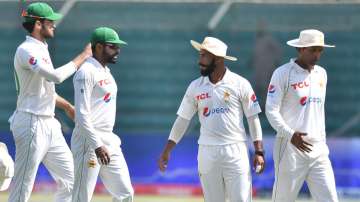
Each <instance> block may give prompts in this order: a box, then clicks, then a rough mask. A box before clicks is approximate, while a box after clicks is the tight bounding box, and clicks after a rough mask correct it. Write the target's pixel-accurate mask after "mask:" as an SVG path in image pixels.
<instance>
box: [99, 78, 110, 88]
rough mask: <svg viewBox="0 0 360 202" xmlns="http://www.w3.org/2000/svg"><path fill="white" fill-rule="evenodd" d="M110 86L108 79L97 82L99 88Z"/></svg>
mask: <svg viewBox="0 0 360 202" xmlns="http://www.w3.org/2000/svg"><path fill="white" fill-rule="evenodd" d="M108 84H111V81H110V80H109V79H103V80H100V81H99V85H100V86H104V85H108Z"/></svg>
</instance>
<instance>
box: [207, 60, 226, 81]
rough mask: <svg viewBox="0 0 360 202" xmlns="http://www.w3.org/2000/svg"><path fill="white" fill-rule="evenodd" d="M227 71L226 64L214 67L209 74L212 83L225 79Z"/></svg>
mask: <svg viewBox="0 0 360 202" xmlns="http://www.w3.org/2000/svg"><path fill="white" fill-rule="evenodd" d="M225 72H226V68H225V66H224V65H221V66H217V67H216V68H215V69H214V72H212V73H211V74H210V75H209V80H210V81H211V83H213V84H216V83H217V82H219V81H221V80H222V79H223V77H224V75H225Z"/></svg>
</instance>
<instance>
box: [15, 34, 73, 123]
mask: <svg viewBox="0 0 360 202" xmlns="http://www.w3.org/2000/svg"><path fill="white" fill-rule="evenodd" d="M14 67H15V80H16V85H17V91H18V98H17V106H16V110H17V111H22V112H28V113H32V114H36V115H42V116H54V111H55V103H56V97H57V95H56V92H55V84H54V83H61V82H62V81H63V80H65V79H66V78H68V77H69V76H71V75H72V74H73V73H74V72H75V71H76V66H75V64H74V63H73V62H69V63H68V64H66V65H64V66H62V67H60V68H57V69H56V70H55V69H54V67H53V64H52V62H51V58H50V55H49V51H48V45H47V43H46V42H45V43H44V42H41V41H39V40H37V39H35V38H33V37H31V36H27V37H26V40H25V41H24V42H23V43H22V44H21V45H20V46H19V47H18V48H17V50H16V53H15V58H14Z"/></svg>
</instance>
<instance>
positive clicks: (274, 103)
mask: <svg viewBox="0 0 360 202" xmlns="http://www.w3.org/2000/svg"><path fill="white" fill-rule="evenodd" d="M287 75H288V72H280V71H279V69H277V70H275V72H274V73H273V75H272V77H271V81H270V84H269V89H268V94H267V98H266V105H265V114H266V117H267V119H268V120H269V123H270V125H271V126H272V127H273V128H274V129H275V130H276V132H277V136H279V137H289V138H291V136H292V135H293V134H294V132H295V130H293V129H292V128H291V127H289V126H288V125H287V124H286V122H285V121H284V119H283V117H282V115H281V114H280V108H281V105H282V101H283V97H284V94H285V91H286V89H287V88H286V86H287V85H288V84H287V82H286V81H285V80H286V78H285V77H286V76H287Z"/></svg>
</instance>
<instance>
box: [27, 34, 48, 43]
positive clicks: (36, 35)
mask: <svg viewBox="0 0 360 202" xmlns="http://www.w3.org/2000/svg"><path fill="white" fill-rule="evenodd" d="M30 35H31V37H33V38H35V39H37V40H39V41H41V42H43V43H45V42H46V40H45V37H43V36H42V35H41V34H40V33H38V32H32V33H31V34H30Z"/></svg>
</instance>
